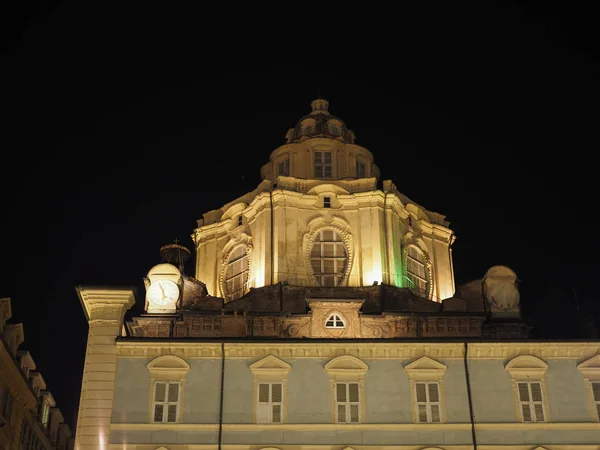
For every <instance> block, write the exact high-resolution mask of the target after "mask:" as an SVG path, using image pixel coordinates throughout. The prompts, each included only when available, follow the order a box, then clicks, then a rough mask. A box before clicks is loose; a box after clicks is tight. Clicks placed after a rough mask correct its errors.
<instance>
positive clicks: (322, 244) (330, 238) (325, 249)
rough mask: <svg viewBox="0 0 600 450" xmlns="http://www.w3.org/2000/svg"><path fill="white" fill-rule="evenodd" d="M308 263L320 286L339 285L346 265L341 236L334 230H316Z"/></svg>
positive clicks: (344, 247)
mask: <svg viewBox="0 0 600 450" xmlns="http://www.w3.org/2000/svg"><path fill="white" fill-rule="evenodd" d="M310 264H311V267H312V269H313V274H314V275H315V278H316V279H317V282H318V283H319V284H320V285H321V286H339V285H340V284H341V283H342V280H343V279H344V274H345V272H346V267H347V265H348V252H347V251H346V246H345V244H344V241H343V239H342V237H341V236H340V235H339V234H338V233H337V232H336V231H334V230H321V231H319V232H317V235H316V236H315V240H314V241H313V246H312V249H311V252H310Z"/></svg>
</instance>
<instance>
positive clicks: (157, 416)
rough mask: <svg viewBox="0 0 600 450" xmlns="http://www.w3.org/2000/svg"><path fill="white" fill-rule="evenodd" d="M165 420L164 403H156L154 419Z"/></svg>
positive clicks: (157, 420) (156, 420)
mask: <svg viewBox="0 0 600 450" xmlns="http://www.w3.org/2000/svg"><path fill="white" fill-rule="evenodd" d="M162 420H163V405H154V421H155V422H162Z"/></svg>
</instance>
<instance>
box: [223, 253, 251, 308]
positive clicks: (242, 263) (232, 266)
mask: <svg viewBox="0 0 600 450" xmlns="http://www.w3.org/2000/svg"><path fill="white" fill-rule="evenodd" d="M247 285H248V252H247V251H246V247H245V246H243V245H240V246H238V247H237V248H235V249H234V250H233V251H232V252H231V253H230V254H229V258H228V260H227V270H226V272H225V297H226V299H227V301H231V300H236V299H238V298H240V297H242V296H243V295H244V294H245V293H246V289H247Z"/></svg>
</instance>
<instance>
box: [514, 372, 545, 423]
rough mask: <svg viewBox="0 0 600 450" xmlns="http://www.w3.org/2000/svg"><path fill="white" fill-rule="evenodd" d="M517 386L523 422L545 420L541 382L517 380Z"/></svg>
mask: <svg viewBox="0 0 600 450" xmlns="http://www.w3.org/2000/svg"><path fill="white" fill-rule="evenodd" d="M517 387H518V389H519V403H520V405H521V414H522V417H523V422H545V414H544V402H543V397H542V383H539V382H535V381H528V382H519V383H517Z"/></svg>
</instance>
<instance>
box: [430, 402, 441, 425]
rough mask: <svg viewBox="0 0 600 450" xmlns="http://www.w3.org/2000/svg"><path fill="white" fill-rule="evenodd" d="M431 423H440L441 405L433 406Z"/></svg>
mask: <svg viewBox="0 0 600 450" xmlns="http://www.w3.org/2000/svg"><path fill="white" fill-rule="evenodd" d="M431 421H432V422H437V423H439V422H440V407H439V405H431Z"/></svg>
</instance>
